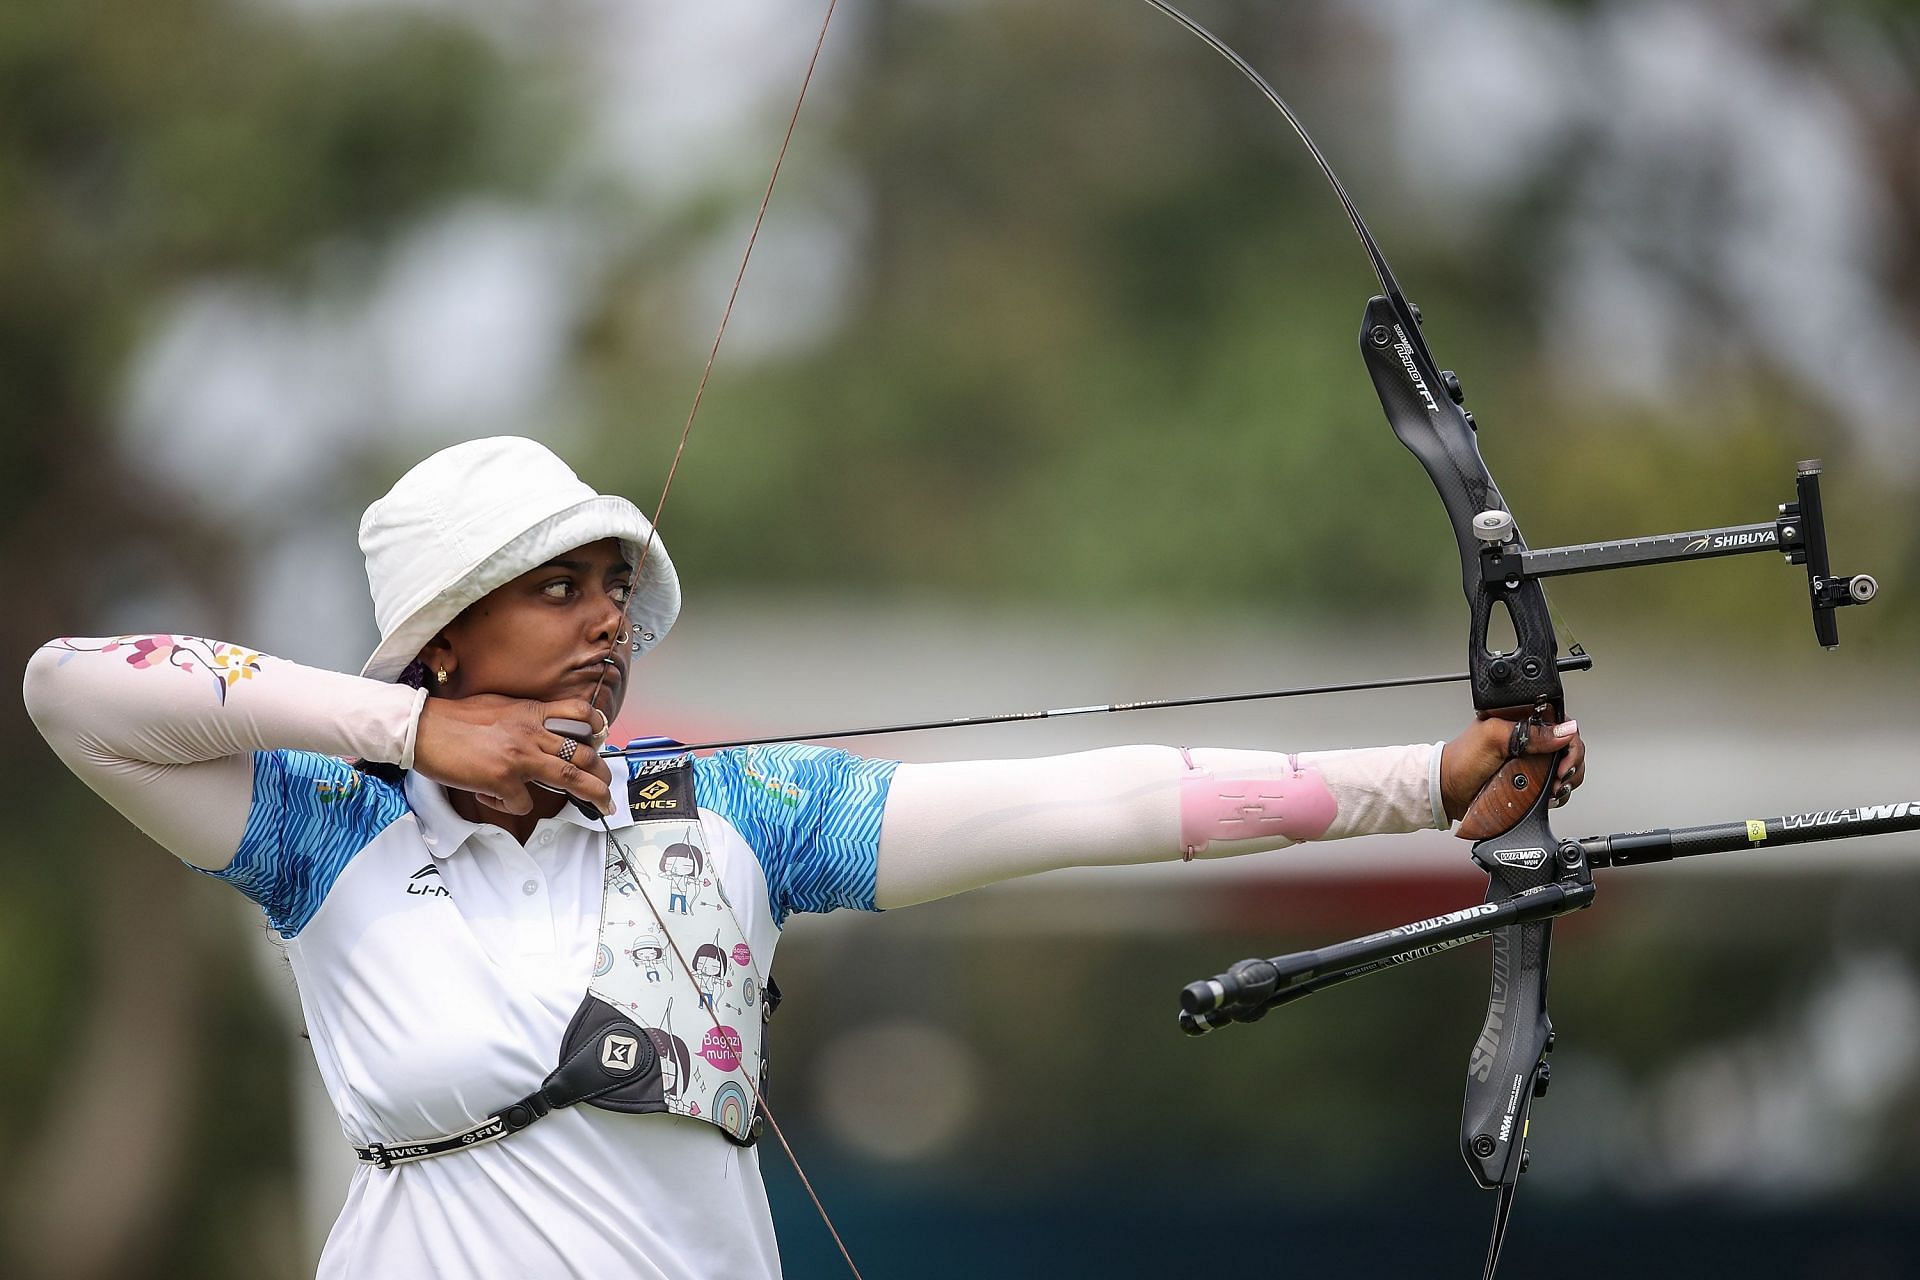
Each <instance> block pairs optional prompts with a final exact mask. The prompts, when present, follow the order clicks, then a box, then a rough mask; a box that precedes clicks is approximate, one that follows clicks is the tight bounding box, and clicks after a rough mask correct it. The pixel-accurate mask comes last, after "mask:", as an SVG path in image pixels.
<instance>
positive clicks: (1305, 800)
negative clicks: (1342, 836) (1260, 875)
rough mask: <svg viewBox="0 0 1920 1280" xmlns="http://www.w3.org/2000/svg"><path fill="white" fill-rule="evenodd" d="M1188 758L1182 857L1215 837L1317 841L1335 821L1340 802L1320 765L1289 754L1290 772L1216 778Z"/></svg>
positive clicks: (1184, 755)
mask: <svg viewBox="0 0 1920 1280" xmlns="http://www.w3.org/2000/svg"><path fill="white" fill-rule="evenodd" d="M1180 756H1181V758H1182V759H1184V760H1185V761H1186V762H1187V773H1186V776H1185V777H1183V778H1181V780H1180V846H1181V857H1182V858H1183V859H1185V860H1186V861H1188V862H1191V861H1193V859H1194V857H1195V856H1196V855H1198V854H1202V853H1205V852H1206V851H1207V847H1208V846H1209V845H1211V844H1212V843H1213V842H1214V841H1215V840H1256V839H1260V838H1263V837H1264V838H1268V839H1271V838H1273V837H1275V836H1279V837H1284V838H1285V839H1288V840H1317V839H1319V838H1320V837H1321V836H1323V835H1325V834H1326V833H1327V829H1328V828H1329V827H1331V826H1333V820H1334V819H1335V818H1336V817H1338V816H1339V813H1340V806H1339V803H1338V802H1337V801H1335V800H1334V798H1333V792H1332V791H1330V790H1328V789H1327V782H1326V779H1325V778H1323V777H1321V775H1320V771H1319V770H1318V769H1302V768H1301V767H1300V765H1299V762H1298V760H1297V759H1296V758H1295V757H1293V756H1288V757H1287V770H1288V771H1287V772H1286V773H1285V774H1283V775H1281V776H1279V777H1274V778H1228V779H1222V778H1216V777H1214V776H1213V773H1212V772H1211V771H1210V770H1207V769H1203V768H1201V767H1200V766H1199V765H1197V764H1195V763H1194V762H1193V754H1192V753H1191V752H1189V751H1187V750H1186V749H1185V748H1184V747H1183V748H1181V750H1180Z"/></svg>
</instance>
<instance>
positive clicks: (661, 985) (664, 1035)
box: [354, 755, 780, 1169]
mask: <svg viewBox="0 0 1920 1280" xmlns="http://www.w3.org/2000/svg"><path fill="white" fill-rule="evenodd" d="M627 794H628V797H629V804H630V806H631V813H632V816H633V819H634V822H633V825H632V826H631V827H628V828H625V829H623V830H622V831H621V832H618V833H613V834H610V835H609V836H608V837H607V841H606V866H605V883H604V887H603V889H602V891H601V896H600V940H599V946H598V947H597V949H596V950H595V953H594V965H593V980H592V981H591V982H590V983H589V984H588V985H587V994H586V996H585V997H584V998H583V999H582V1000H581V1002H580V1008H579V1010H578V1011H577V1012H575V1014H574V1015H573V1020H572V1022H571V1023H569V1024H568V1026H567V1032H566V1035H565V1036H564V1037H563V1038H562V1040H561V1046H560V1061H559V1064H558V1065H557V1066H555V1067H554V1069H553V1071H552V1072H551V1073H549V1074H548V1076H547V1078H546V1079H545V1080H544V1081H542V1082H541V1084H540V1087H539V1088H538V1089H535V1090H534V1091H533V1092H532V1093H530V1094H528V1095H527V1096H526V1097H524V1098H520V1099H518V1100H517V1101H514V1102H512V1103H509V1104H508V1105H507V1106H505V1107H502V1108H501V1109H500V1110H498V1111H496V1112H494V1113H493V1114H491V1115H489V1116H488V1117H487V1118H486V1119H484V1120H482V1121H480V1122H479V1123H478V1124H476V1125H473V1126H472V1127H470V1128H468V1129H464V1130H462V1131H460V1132H459V1133H451V1134H447V1135H445V1136H444V1137H440V1138H430V1139H425V1140H423V1141H417V1142H407V1143H379V1142H376V1143H373V1144H371V1145H369V1146H365V1147H356V1148H354V1153H355V1155H357V1156H358V1157H359V1158H360V1160H361V1161H362V1162H364V1163H366V1164H371V1165H374V1166H376V1167H378V1168H382V1169H386V1168H391V1167H392V1166H394V1165H396V1164H405V1163H408V1162H410V1161H414V1160H426V1159H430V1158H432V1157H434V1156H440V1155H446V1154H449V1153H451V1152H454V1151H463V1150H465V1149H467V1148H468V1147H472V1146H476V1145H479V1144H482V1143H488V1142H495V1141H498V1140H499V1139H501V1138H504V1137H506V1136H507V1135H508V1134H511V1133H517V1132H518V1131H519V1130H521V1129H524V1128H526V1127H527V1126H528V1125H530V1124H532V1123H533V1122H534V1121H536V1120H538V1119H540V1118H541V1117H542V1116H545V1115H547V1114H548V1113H549V1112H551V1111H553V1110H554V1109H555V1108H557V1107H570V1106H574V1105H575V1104H578V1103H586V1104H588V1105H589V1106H595V1107H600V1108H603V1109H605V1110H608V1111H626V1112H636V1113H658V1112H668V1113H671V1114H673V1115H681V1116H687V1117H688V1118H690V1119H694V1120H704V1121H706V1122H707V1123H709V1124H712V1125H713V1126H714V1127H715V1128H717V1129H719V1130H720V1132H721V1134H722V1135H724V1136H725V1137H726V1138H727V1140H728V1141H730V1142H733V1143H736V1144H737V1145H740V1146H751V1145H752V1144H753V1143H754V1142H755V1141H756V1140H757V1139H758V1138H759V1136H760V1125H761V1118H760V1114H759V1103H758V1097H759V1093H758V1092H757V1090H756V1086H758V1085H760V1084H761V1082H762V1073H763V1071H764V1069H765V1055H764V1052H763V1046H764V1043H765V1034H766V1020H767V1019H768V1018H770V1017H771V1016H772V1015H773V1011H774V1008H775V1007H776V1006H778V1004H779V1003H780V989H779V987H777V986H775V985H774V984H773V982H772V981H771V980H770V979H769V978H768V977H767V975H766V974H765V972H764V971H763V970H762V969H761V967H760V960H759V957H757V956H755V955H754V954H753V950H752V948H751V947H749V946H748V945H747V940H746V937H745V935H744V934H743V932H742V931H741V928H740V921H739V918H738V917H736V916H735V915H734V913H733V904H732V903H731V902H729V901H728V900H727V896H726V891H725V889H724V888H722V880H721V877H720V876H719V875H718V874H717V873H716V869H715V868H714V867H713V866H712V863H711V858H710V855H709V852H708V850H709V847H710V846H709V845H708V843H707V839H706V836H705V833H704V832H703V831H702V830H701V827H700V811H699V808H698V806H697V804H696V802H695V797H694V790H693V757H691V756H684V755H683V756H677V757H673V758H671V759H662V760H648V761H645V762H643V763H642V764H641V765H640V766H639V769H638V771H637V772H636V774H635V776H634V777H633V779H632V781H631V782H630V783H629V784H628V787H627Z"/></svg>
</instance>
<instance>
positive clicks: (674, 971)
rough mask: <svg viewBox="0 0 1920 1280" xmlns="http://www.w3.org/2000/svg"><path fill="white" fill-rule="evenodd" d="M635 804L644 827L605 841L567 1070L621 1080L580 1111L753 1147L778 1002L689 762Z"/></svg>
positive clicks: (655, 765) (662, 773)
mask: <svg viewBox="0 0 1920 1280" xmlns="http://www.w3.org/2000/svg"><path fill="white" fill-rule="evenodd" d="M627 794H628V797H629V803H630V807H631V812H632V815H633V819H634V821H633V825H632V826H631V827H627V828H624V829H622V830H621V831H620V832H618V833H617V834H616V835H614V836H612V837H610V838H609V839H608V841H607V861H606V885H605V888H604V890H603V892H602V894H601V899H600V945H599V947H598V949H597V950H596V951H595V953H594V965H593V981H592V982H591V983H590V984H589V985H588V987H587V995H586V998H585V999H584V1000H583V1001H581V1004H580V1009H579V1012H577V1013H575V1014H574V1017H573V1022H572V1024H571V1025H570V1026H569V1027H568V1028H567V1035H566V1038H565V1040H564V1042H563V1043H562V1045H561V1049H560V1060H561V1063H562V1064H563V1069H564V1066H565V1064H567V1063H569V1062H572V1061H574V1060H576V1059H577V1058H579V1057H580V1056H581V1055H586V1056H589V1057H592V1058H594V1059H595V1061H596V1065H597V1066H598V1067H599V1069H600V1070H601V1071H602V1072H605V1073H608V1074H610V1075H620V1076H624V1078H623V1079H621V1080H620V1082H619V1083H618V1084H617V1085H616V1086H615V1087H613V1088H611V1089H608V1090H606V1091H605V1092H598V1093H596V1094H595V1095H594V1096H592V1097H589V1098H586V1099H583V1100H584V1101H587V1102H589V1103H590V1104H591V1105H593V1106H596V1107H603V1108H605V1109H607V1110H609V1111H633V1112H659V1111H667V1112H672V1113H673V1114H674V1115H682V1116H688V1117H690V1118H692V1119H695V1120H705V1121H707V1122H709V1123H711V1124H714V1125H716V1126H718V1127H719V1129H720V1131H721V1132H722V1133H724V1134H726V1135H727V1137H729V1138H731V1139H732V1140H733V1141H735V1142H741V1143H745V1142H750V1141H752V1139H753V1137H754V1135H755V1128H756V1120H757V1119H758V1116H757V1114H756V1111H757V1107H756V1103H755V1096H756V1086H757V1085H758V1084H759V1083H760V1072H761V1063H762V1046H763V1043H764V1035H765V1026H766V1019H767V1017H768V1016H769V1015H770V1014H771V1012H772V1008H771V1005H772V1001H770V1000H769V998H768V997H769V992H768V987H767V978H766V974H765V973H764V972H762V970H761V968H760V960H759V957H757V956H755V955H754V954H753V951H752V949H751V948H750V947H749V946H748V945H747V940H746V937H745V935H744V934H743V932H742V931H741V928H740V921H739V918H738V917H737V916H735V915H734V913H733V904H732V903H731V902H729V901H728V900H727V896H726V892H725V890H724V889H723V888H722V882H721V878H720V876H719V875H717V874H716V873H715V869H714V868H713V867H712V865H711V860H710V856H709V853H708V849H709V846H708V843H707V840H706V837H705V834H704V833H703V832H702V831H701V828H700V816H699V810H698V808H697V807H696V804H695V797H694V791H693V767H692V760H691V758H690V757H687V756H681V757H678V758H675V759H670V760H648V761H644V762H642V763H641V765H640V767H639V771H638V772H637V773H636V774H635V776H634V778H633V780H632V781H631V782H630V783H628V786H627ZM775 999H777V996H776V997H775Z"/></svg>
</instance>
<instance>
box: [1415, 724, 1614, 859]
mask: <svg viewBox="0 0 1920 1280" xmlns="http://www.w3.org/2000/svg"><path fill="white" fill-rule="evenodd" d="M1586 755H1587V748H1586V744H1585V743H1583V742H1582V741H1581V740H1580V726H1579V724H1578V723H1577V722H1576V721H1573V720H1567V721H1563V722H1560V723H1554V722H1553V721H1551V720H1549V719H1547V718H1546V716H1544V715H1542V714H1541V713H1540V712H1539V711H1538V710H1534V711H1528V710H1524V709H1515V710H1509V711H1500V712H1493V713H1482V714H1481V715H1480V716H1479V718H1477V719H1476V720H1475V721H1474V723H1473V724H1472V725H1470V726H1468V728H1467V729H1466V731H1465V732H1464V733H1462V734H1460V735H1459V736H1458V737H1456V738H1454V739H1453V740H1452V741H1451V742H1449V743H1447V745H1446V747H1445V748H1444V749H1443V750H1442V751H1441V754H1440V795H1441V799H1442V801H1443V802H1444V803H1445V805H1446V809H1447V817H1448V818H1450V819H1454V820H1456V821H1457V820H1460V819H1466V822H1465V824H1464V825H1463V826H1462V827H1461V829H1460V831H1459V834H1460V835H1461V836H1462V837H1463V838H1465V839H1469V840H1481V839H1487V838H1489V837H1491V836H1495V835H1499V834H1502V833H1504V832H1506V831H1507V830H1509V829H1511V828H1512V826H1513V825H1514V824H1515V823H1516V822H1518V821H1519V820H1520V818H1521V817H1522V816H1523V815H1524V814H1525V813H1526V811H1527V810H1528V809H1530V808H1531V807H1532V806H1533V802H1534V800H1535V799H1536V798H1537V796H1538V789H1539V788H1540V787H1541V786H1543V785H1545V784H1546V780H1547V778H1548V777H1549V776H1551V777H1552V779H1553V781H1552V788H1553V798H1552V800H1551V801H1550V803H1551V804H1552V805H1553V806H1554V807H1555V808H1558V807H1559V806H1560V805H1562V804H1565V803H1566V801H1567V797H1568V796H1570V795H1572V794H1573V790H1574V788H1575V787H1578V786H1579V785H1580V784H1581V783H1582V782H1584V781H1586Z"/></svg>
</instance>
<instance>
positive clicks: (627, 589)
mask: <svg viewBox="0 0 1920 1280" xmlns="http://www.w3.org/2000/svg"><path fill="white" fill-rule="evenodd" d="M607 594H608V595H610V596H612V597H613V602H614V603H615V604H617V605H621V606H625V605H626V603H627V602H628V601H629V600H632V599H633V584H632V583H631V582H617V583H615V584H614V585H613V588H612V590H610V591H609V592H608V593H607Z"/></svg>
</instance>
